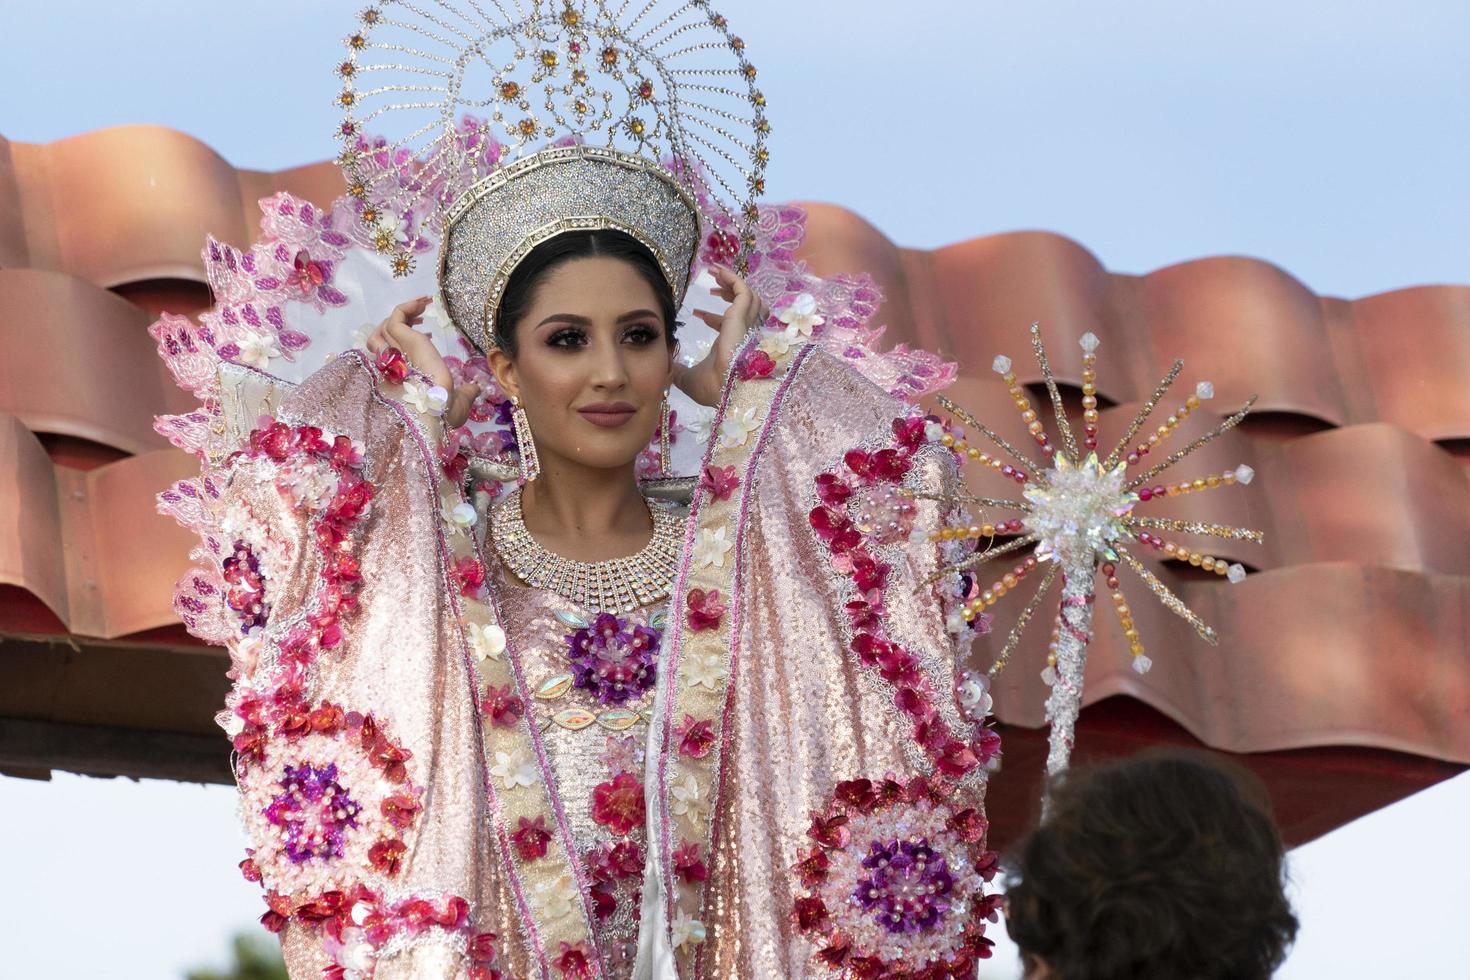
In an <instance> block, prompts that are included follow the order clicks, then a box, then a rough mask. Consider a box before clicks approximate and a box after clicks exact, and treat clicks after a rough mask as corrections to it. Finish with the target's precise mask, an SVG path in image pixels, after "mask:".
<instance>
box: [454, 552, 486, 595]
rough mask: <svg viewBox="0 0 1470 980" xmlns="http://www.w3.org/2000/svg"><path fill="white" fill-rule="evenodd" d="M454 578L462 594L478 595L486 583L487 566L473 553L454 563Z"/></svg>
mask: <svg viewBox="0 0 1470 980" xmlns="http://www.w3.org/2000/svg"><path fill="white" fill-rule="evenodd" d="M454 580H455V583H456V584H457V585H458V586H459V594H460V595H462V596H466V597H474V596H477V595H479V594H480V589H481V588H482V587H483V586H484V585H485V566H484V565H483V564H482V563H481V562H480V560H479V559H478V558H476V557H474V556H473V555H466V556H465V557H463V558H461V559H460V560H459V561H457V562H455V563H454Z"/></svg>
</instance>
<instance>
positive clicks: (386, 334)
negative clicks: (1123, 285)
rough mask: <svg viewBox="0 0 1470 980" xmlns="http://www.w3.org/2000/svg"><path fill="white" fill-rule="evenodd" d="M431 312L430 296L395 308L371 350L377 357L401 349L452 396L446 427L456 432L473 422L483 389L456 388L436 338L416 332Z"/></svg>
mask: <svg viewBox="0 0 1470 980" xmlns="http://www.w3.org/2000/svg"><path fill="white" fill-rule="evenodd" d="M428 308H429V297H427V296H420V297H419V298H418V299H411V300H409V301H408V302H407V303H399V304H398V305H397V306H395V307H393V312H392V313H390V314H389V315H388V319H386V320H384V321H383V322H382V323H380V324H378V327H377V329H376V330H374V331H373V332H372V334H371V335H370V336H369V337H368V339H367V349H368V350H369V351H371V352H372V353H374V354H376V353H378V351H380V350H382V349H383V348H384V347H397V348H398V349H399V350H401V351H403V356H404V357H406V358H408V362H409V363H410V364H412V365H413V366H414V367H416V368H418V369H419V370H420V371H422V372H423V373H424V374H426V375H428V376H429V378H430V379H431V380H432V381H433V382H434V384H436V385H438V386H439V387H441V388H443V389H444V390H445V391H447V392H449V404H448V405H446V406H445V408H444V424H445V425H447V426H449V428H451V429H454V428H458V427H459V426H461V425H464V423H465V419H467V418H469V416H470V406H471V405H472V404H474V401H475V399H476V398H477V397H479V395H480V386H479V385H477V384H474V383H473V382H471V383H470V384H465V385H459V386H457V387H456V386H455V384H454V375H452V374H450V373H449V365H448V364H445V363H444V356H443V355H442V354H440V353H439V349H438V348H437V347H435V346H434V338H432V337H430V336H429V335H428V334H426V333H419V332H418V331H417V330H415V329H414V326H415V324H418V323H422V322H423V319H424V310H426V309H428Z"/></svg>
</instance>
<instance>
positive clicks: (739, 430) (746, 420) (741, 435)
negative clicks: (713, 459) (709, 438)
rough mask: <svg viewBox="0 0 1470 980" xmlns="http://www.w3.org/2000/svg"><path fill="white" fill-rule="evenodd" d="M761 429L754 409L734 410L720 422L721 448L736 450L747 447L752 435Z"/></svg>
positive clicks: (728, 412) (726, 414)
mask: <svg viewBox="0 0 1470 980" xmlns="http://www.w3.org/2000/svg"><path fill="white" fill-rule="evenodd" d="M758 428H760V420H759V419H757V418H756V417H755V409H753V408H732V409H730V410H729V411H727V412H726V413H725V417H724V418H723V419H721V420H720V448H721V449H734V448H736V447H737V446H743V445H745V442H746V440H747V439H749V438H750V434H751V433H752V432H754V431H755V430H756V429H758Z"/></svg>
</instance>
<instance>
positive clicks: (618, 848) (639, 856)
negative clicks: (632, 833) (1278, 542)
mask: <svg viewBox="0 0 1470 980" xmlns="http://www.w3.org/2000/svg"><path fill="white" fill-rule="evenodd" d="M607 866H608V867H609V868H610V869H611V870H612V872H613V874H615V875H616V876H617V877H619V878H632V877H634V876H635V875H641V874H643V848H641V847H639V846H638V842H637V841H632V840H625V841H619V842H618V843H616V844H614V845H613V846H612V850H610V851H608V852H607Z"/></svg>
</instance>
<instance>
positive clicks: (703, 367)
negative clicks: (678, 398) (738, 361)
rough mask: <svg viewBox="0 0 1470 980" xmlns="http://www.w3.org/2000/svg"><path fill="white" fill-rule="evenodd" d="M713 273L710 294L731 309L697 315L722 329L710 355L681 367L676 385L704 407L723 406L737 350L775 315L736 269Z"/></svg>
mask: <svg viewBox="0 0 1470 980" xmlns="http://www.w3.org/2000/svg"><path fill="white" fill-rule="evenodd" d="M710 271H711V272H712V273H714V277H715V283H716V285H715V288H714V289H712V290H710V292H712V293H714V294H715V295H716V296H718V297H719V298H720V299H722V300H725V301H726V302H727V303H729V304H730V306H729V308H728V309H727V310H725V312H724V313H712V312H710V311H709V310H695V311H694V315H695V316H697V317H699V318H700V319H701V320H703V321H704V322H705V323H706V324H708V325H709V326H710V327H713V328H714V329H715V330H718V331H719V332H720V335H719V336H718V337H717V338H715V342H714V344H713V346H711V347H710V352H709V356H707V357H706V358H705V359H704V360H702V361H700V362H699V363H698V364H696V365H694V366H693V367H687V368H686V367H683V366H682V365H679V366H678V367H676V368H675V371H676V373H675V375H674V384H676V385H678V386H679V388H680V390H682V391H683V392H684V394H686V395H688V396H689V397H690V398H692V399H694V400H695V401H696V402H698V403H699V404H701V405H716V404H718V403H719V401H720V391H721V390H722V389H723V388H724V386H725V375H726V374H727V373H729V371H730V362H731V361H732V360H734V358H735V351H736V350H737V349H738V348H739V347H740V344H741V342H742V341H743V340H745V337H746V335H747V334H748V333H750V331H751V330H753V329H755V328H757V327H759V326H760V325H761V324H762V323H764V322H765V321H766V318H767V317H769V316H770V315H771V311H770V310H769V309H767V308H766V304H765V303H762V302H761V299H760V297H759V296H757V295H756V294H755V291H754V290H752V289H751V288H750V286H748V285H747V284H746V282H745V280H744V279H741V278H740V277H739V276H737V275H736V274H735V273H734V271H733V270H731V269H727V268H725V267H724V266H721V265H717V266H713V267H711V269H710Z"/></svg>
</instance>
